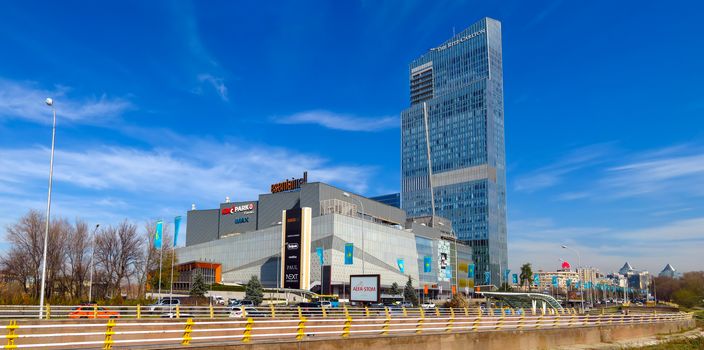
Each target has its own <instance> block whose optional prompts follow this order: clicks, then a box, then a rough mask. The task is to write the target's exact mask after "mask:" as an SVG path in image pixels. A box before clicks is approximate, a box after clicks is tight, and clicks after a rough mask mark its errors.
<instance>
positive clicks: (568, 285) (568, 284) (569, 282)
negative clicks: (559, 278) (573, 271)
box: [567, 279, 572, 288]
mask: <svg viewBox="0 0 704 350" xmlns="http://www.w3.org/2000/svg"><path fill="white" fill-rule="evenodd" d="M570 286H572V280H571V279H567V288H569V287H570Z"/></svg>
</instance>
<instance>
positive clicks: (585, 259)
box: [509, 217, 704, 273]
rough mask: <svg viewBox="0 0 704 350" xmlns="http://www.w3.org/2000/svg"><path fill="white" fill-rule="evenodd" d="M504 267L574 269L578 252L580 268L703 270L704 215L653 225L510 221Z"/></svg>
mask: <svg viewBox="0 0 704 350" xmlns="http://www.w3.org/2000/svg"><path fill="white" fill-rule="evenodd" d="M509 226H510V227H509V232H510V234H511V239H509V259H510V264H509V266H510V267H511V268H512V269H513V268H518V267H520V265H521V264H522V263H525V262H531V263H533V265H534V266H535V268H536V269H538V268H540V269H545V270H549V269H555V268H557V267H558V266H559V265H558V264H559V259H565V260H568V261H570V262H571V263H572V264H573V265H576V262H577V261H576V258H577V257H576V255H575V254H574V252H572V251H569V250H565V249H561V247H560V246H561V245H562V244H566V245H567V246H570V247H572V248H575V249H577V250H579V252H580V254H581V258H582V264H583V265H588V266H595V267H598V268H599V269H600V270H601V271H602V272H611V271H616V270H618V268H620V267H621V265H623V263H624V262H625V261H628V262H630V263H631V264H632V265H633V266H634V267H636V268H637V269H645V270H649V271H650V272H655V273H657V272H659V271H660V269H662V267H663V266H665V264H667V263H671V264H673V265H675V266H677V268H678V269H679V270H680V271H692V270H702V269H704V265H703V264H702V262H701V258H700V255H701V247H702V245H704V217H699V218H693V219H688V220H678V221H671V222H666V223H663V224H660V225H658V226H653V227H643V228H620V229H616V228H610V227H574V226H572V227H569V226H568V227H561V226H559V225H556V224H555V223H554V222H553V221H552V220H549V219H538V220H535V221H534V222H531V221H525V220H524V221H514V222H510V223H509Z"/></svg>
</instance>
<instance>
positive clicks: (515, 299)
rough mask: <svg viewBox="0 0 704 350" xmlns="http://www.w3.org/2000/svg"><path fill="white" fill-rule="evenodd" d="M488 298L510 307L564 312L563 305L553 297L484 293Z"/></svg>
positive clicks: (538, 294) (533, 294) (537, 294)
mask: <svg viewBox="0 0 704 350" xmlns="http://www.w3.org/2000/svg"><path fill="white" fill-rule="evenodd" d="M481 294H482V295H484V296H485V297H487V298H492V299H496V300H499V301H503V302H504V303H506V304H508V305H509V306H510V307H512V308H514V309H517V308H524V309H535V308H536V306H537V307H543V306H542V304H543V303H544V304H545V307H549V308H552V309H555V310H559V311H562V305H560V303H559V302H558V301H557V300H556V299H555V298H553V297H551V296H549V295H547V294H541V293H512V292H482V293H481Z"/></svg>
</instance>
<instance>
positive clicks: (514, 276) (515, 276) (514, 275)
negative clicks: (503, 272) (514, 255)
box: [513, 273, 518, 284]
mask: <svg viewBox="0 0 704 350" xmlns="http://www.w3.org/2000/svg"><path fill="white" fill-rule="evenodd" d="M513 284H518V274H517V273H514V274H513Z"/></svg>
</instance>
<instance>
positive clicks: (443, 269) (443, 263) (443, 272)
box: [438, 240, 450, 282]
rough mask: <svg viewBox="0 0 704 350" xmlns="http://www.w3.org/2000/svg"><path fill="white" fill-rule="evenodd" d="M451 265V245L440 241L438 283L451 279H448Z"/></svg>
mask: <svg viewBox="0 0 704 350" xmlns="http://www.w3.org/2000/svg"><path fill="white" fill-rule="evenodd" d="M449 265H450V243H448V242H447V241H443V240H440V241H438V281H440V282H443V281H444V282H447V281H449V280H450V279H449V278H448V277H447V269H448V266H449Z"/></svg>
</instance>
